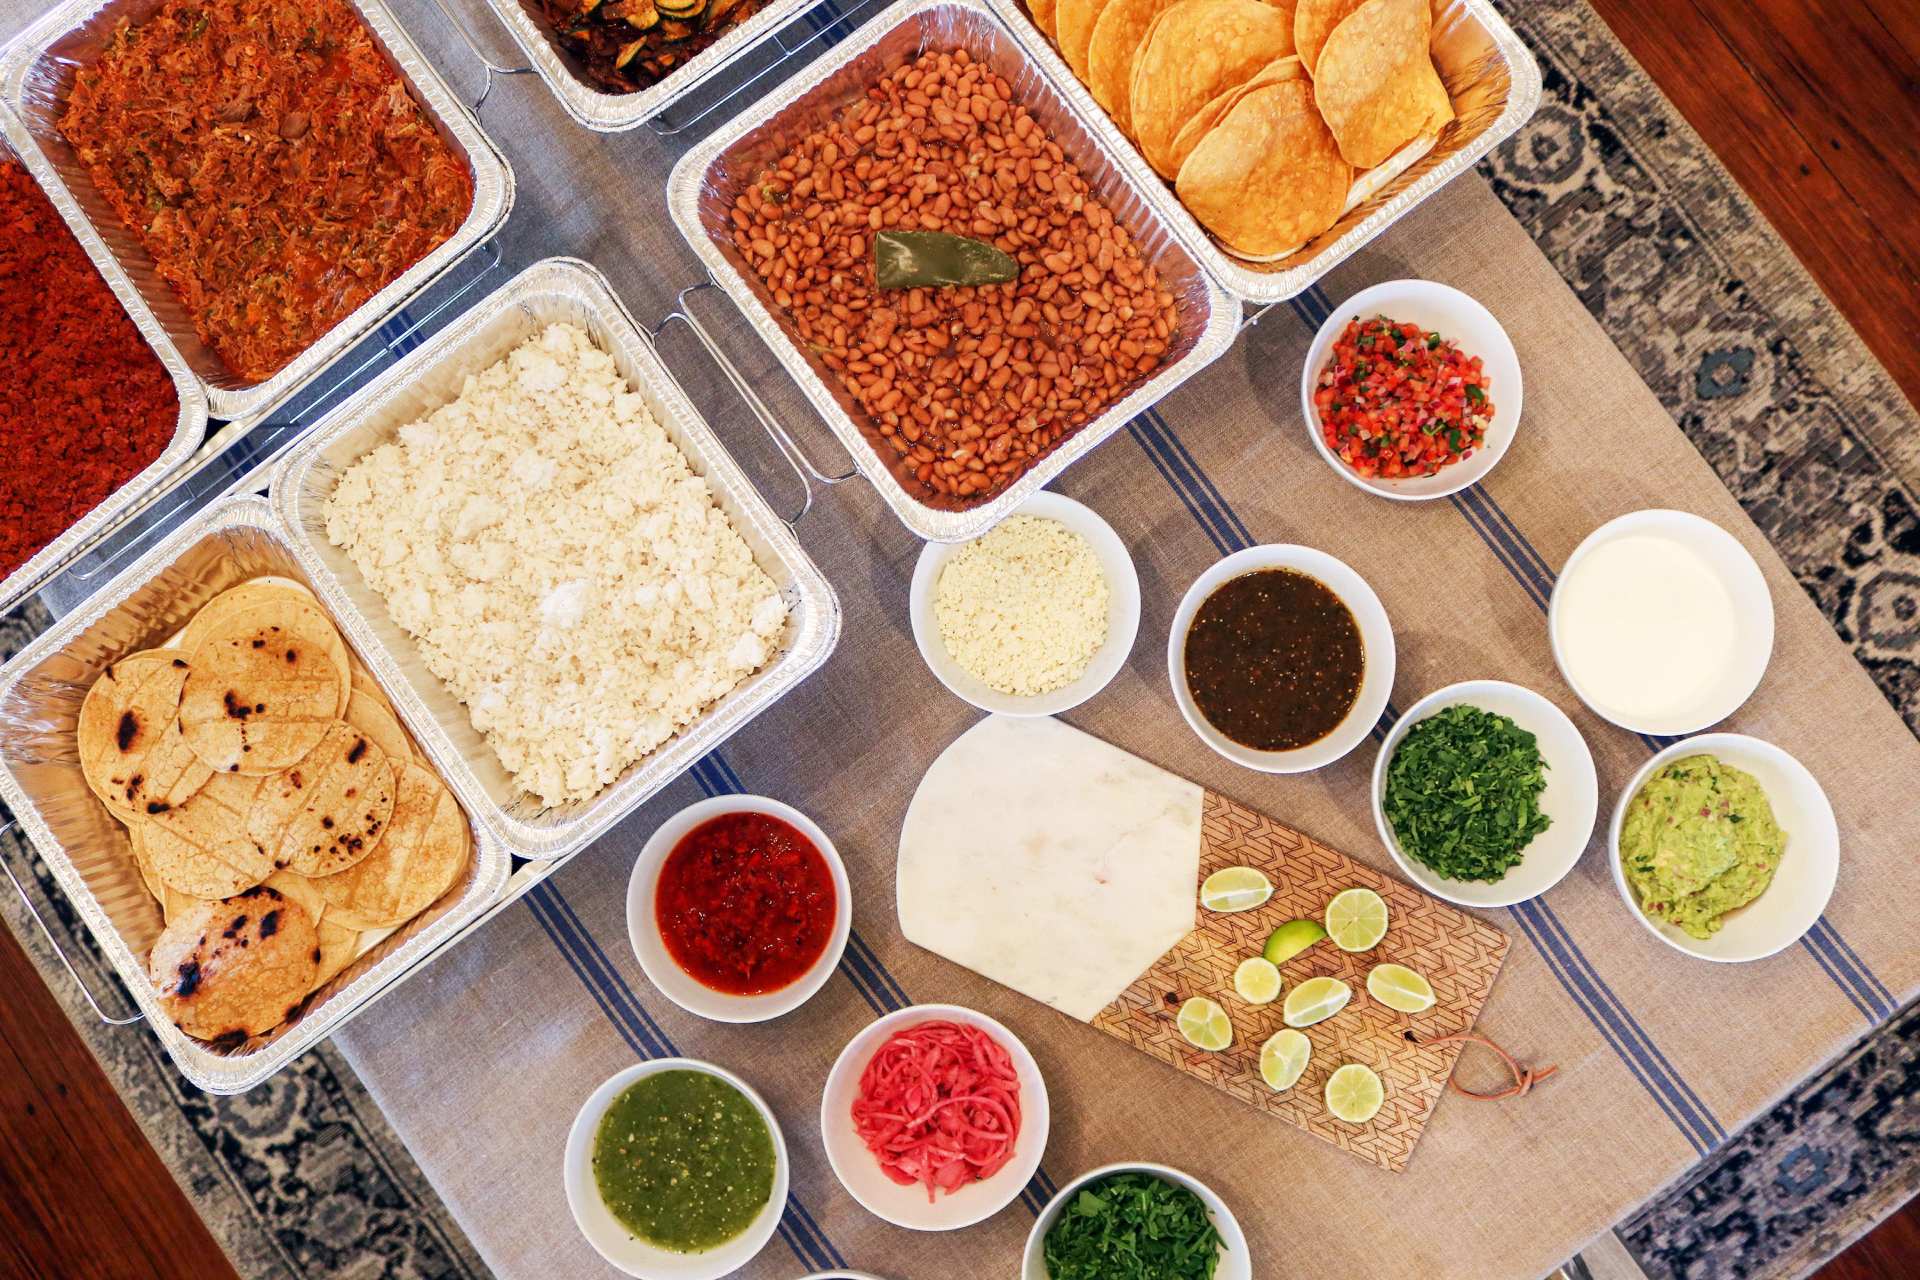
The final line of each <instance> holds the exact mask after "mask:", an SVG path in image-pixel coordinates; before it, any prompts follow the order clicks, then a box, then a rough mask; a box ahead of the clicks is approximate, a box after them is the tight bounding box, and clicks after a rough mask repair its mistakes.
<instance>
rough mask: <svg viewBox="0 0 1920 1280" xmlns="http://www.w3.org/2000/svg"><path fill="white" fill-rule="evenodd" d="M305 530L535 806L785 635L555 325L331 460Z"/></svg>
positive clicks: (703, 696)
mask: <svg viewBox="0 0 1920 1280" xmlns="http://www.w3.org/2000/svg"><path fill="white" fill-rule="evenodd" d="M326 525H327V537H328V538H329V539H330V540H331V541H332V542H333V543H334V544H335V545H336V546H339V547H343V548H345V549H346V551H347V554H348V556H349V557H350V558H351V559H352V560H353V562H354V564H355V565H356V566H358V568H359V570H360V572H361V574H362V575H363V576H364V577H365V578H366V580H367V582H368V584H369V585H370V586H372V587H373V588H374V590H376V591H378V592H379V593H380V594H381V595H382V596H383V597H384V598H385V599H386V601H387V607H388V611H389V612H390V613H391V614H392V616H393V620H394V621H395V622H396V623H398V624H399V625H400V626H402V627H404V628H405V629H406V630H407V631H408V632H410V633H412V635H413V636H414V638H415V639H416V641H417V642H418V643H419V646H420V650H421V653H422V654H423V655H424V657H425V659H426V662H427V666H428V668H429V669H430V670H432V671H433V673H434V674H435V675H437V676H438V677H439V678H440V679H441V680H443V681H444V682H445V683H446V685H447V687H448V689H450V690H451V691H452V692H453V694H454V696H455V697H457V698H459V699H460V700H461V701H462V702H464V703H465V704H466V705H467V708H468V713H469V715H470V716H471V718H472V721H473V726H474V728H475V729H477V730H479V731H480V732H481V733H482V734H484V735H485V736H486V738H487V741H488V742H489V743H490V744H491V745H492V747H493V749H494V751H495V753H496V754H497V755H498V756H499V757H500V762H501V763H502V764H503V765H505V766H506V768H507V770H508V772H509V773H511V774H512V775H513V776H514V779H515V780H516V781H517V782H518V783H519V784H520V785H521V786H522V787H524V788H525V789H526V790H528V791H530V792H532V793H533V794H534V795H536V796H538V797H539V798H540V800H541V801H542V802H543V803H545V804H549V805H555V804H564V803H567V802H570V801H575V800H583V799H586V798H588V797H591V796H592V795H594V794H595V793H596V792H598V791H599V790H600V789H601V788H602V787H604V786H606V784H607V783H609V782H612V781H613V780H614V779H615V778H617V777H619V776H620V774H621V772H622V771H623V770H625V769H626V768H627V767H628V766H629V765H630V764H632V763H633V762H634V761H635V760H638V759H640V758H641V757H643V756H645V755H646V754H647V753H648V752H650V751H652V750H653V749H654V748H656V747H658V746H659V745H660V744H661V743H663V742H665V741H666V740H667V739H668V738H670V737H672V736H673V734H674V733H676V732H677V731H679V730H680V729H682V728H685V727H686V726H687V725H689V724H691V723H692V722H693V721H694V720H695V719H696V718H697V717H698V716H699V715H700V713H701V712H702V711H703V710H704V709H705V708H706V707H707V706H709V705H710V704H711V703H713V702H714V701H715V700H717V699H718V698H720V697H722V696H723V695H725V694H726V693H727V692H728V691H729V690H731V689H733V688H734V686H736V685H737V684H739V683H740V682H741V681H742V680H744V679H746V677H747V676H749V675H751V674H752V673H753V672H754V671H756V670H758V669H759V668H760V667H762V666H764V665H765V664H766V663H767V661H768V659H769V658H770V657H771V656H772V654H773V652H774V649H775V646H776V643H777V641H778V637H779V635H780V633H781V631H782V630H783V629H784V628H785V626H786V617H787V607H786V603H785V601H784V600H782V599H781V596H780V593H779V590H778V589H777V588H776V587H775V585H774V583H773V581H772V580H771V579H770V578H768V577H767V575H766V574H765V573H764V572H762V571H761V569H760V567H759V566H758V565H757V564H755V563H754V560H753V554H752V552H751V551H749V550H748V548H747V544H746V542H745V540H744V539H742V538H741V537H740V534H739V532H738V531H737V530H735V529H734V528H733V526H732V525H731V524H730V523H729V522H728V520H727V517H726V515H725V513H723V512H722V511H721V510H720V509H719V507H717V506H716V505H715V504H714V501H713V497H712V494H711V493H710V492H709V491H708V489H707V484H706V481H705V480H703V479H702V478H701V477H700V476H698V475H696V474H694V472H693V469H692V468H691V467H690V466H689V465H688V463H687V459H686V457H685V456H684V455H682V454H681V452H680V451H679V449H677V448H676V447H675V446H674V444H673V441H672V440H670V439H669V438H668V436H667V433H666V432H665V431H664V430H662V429H661V427H660V425H659V424H658V423H657V422H655V421H654V419H653V416H652V415H651V414H650V413H649V412H648V411H647V408H646V405H645V402H644V401H643V400H642V398H641V397H640V396H639V395H638V394H637V393H635V392H634V391H633V390H632V389H631V388H630V387H628V386H627V385H626V383H625V382H624V380H623V379H622V378H621V377H620V374H619V370H618V368H617V367H616V366H615V364H614V360H613V357H612V356H611V355H609V354H608V353H606V352H604V351H602V350H600V349H599V348H598V347H596V346H594V344H593V341H592V339H591V338H589V337H588V335H587V334H586V333H585V332H584V331H582V330H581V329H579V328H577V327H575V326H572V325H564V324H560V325H553V326H551V327H550V328H548V329H546V330H545V331H544V332H542V333H541V334H539V335H538V336H536V337H534V338H532V339H529V340H528V341H527V342H525V343H523V344H522V345H521V346H519V347H517V348H515V349H514V351H513V352H512V353H511V354H509V355H508V356H507V357H506V359H504V360H502V361H500V362H498V363H497V364H495V365H493V366H492V367H491V368H488V369H486V370H484V371H482V372H480V373H477V374H475V375H473V376H472V377H470V378H468V379H467V381H466V385H465V387H464V388H463V389H462V391H461V394H460V396H459V397H458V398H457V399H455V400H453V401H452V402H451V403H449V404H446V405H443V406H441V407H440V408H439V409H437V410H435V411H434V412H433V413H431V414H429V415H428V416H427V417H426V418H424V419H422V420H421V421H419V422H414V423H410V424H408V425H407V426H404V427H402V428H400V430H399V431H398V432H397V433H396V438H395V440H394V441H393V442H391V443H388V444H384V445H381V446H380V447H378V448H376V449H374V450H373V451H372V452H371V453H369V454H367V455H366V456H365V457H363V458H361V459H360V460H359V461H358V462H356V463H354V464H353V465H352V466H351V467H349V468H348V469H347V470H346V472H345V473H344V474H343V475H342V476H341V477H340V481H339V483H338V484H337V485H336V486H335V488H334V491H333V494H332V496H331V497H330V498H329V499H328V501H327V507H326Z"/></svg>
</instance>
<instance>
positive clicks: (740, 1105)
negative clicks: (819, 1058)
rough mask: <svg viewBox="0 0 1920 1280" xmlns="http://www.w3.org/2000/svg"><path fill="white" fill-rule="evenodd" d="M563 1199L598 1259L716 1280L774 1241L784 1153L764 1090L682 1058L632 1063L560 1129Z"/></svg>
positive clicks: (630, 1269) (646, 1272)
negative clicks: (563, 1133) (563, 1138)
mask: <svg viewBox="0 0 1920 1280" xmlns="http://www.w3.org/2000/svg"><path fill="white" fill-rule="evenodd" d="M565 1178H566V1190H567V1205H568V1207H569V1208H571V1209H572V1210H573V1217H574V1221H575V1222H576V1223H577V1224H578V1225H579V1227H580V1231H581V1234H583V1235H584V1236H586V1238H587V1242H588V1243H589V1244H591V1245H592V1246H593V1247H594V1249H595V1250H596V1251H598V1252H599V1254H600V1256H601V1257H603V1258H605V1259H606V1260H607V1261H608V1262H610V1263H612V1264H613V1265H614V1266H616V1267H618V1268H619V1269H620V1270H622V1271H624V1272H626V1273H627V1274H628V1275H631V1276H642V1277H647V1278H648V1280H716V1278H717V1277H720V1276H725V1275H728V1274H730V1273H732V1272H734V1271H736V1270H738V1269H739V1268H740V1267H742V1266H744V1265H746V1263H747V1262H748V1261H749V1260H750V1259H751V1258H752V1257H753V1256H754V1255H755V1254H757V1253H759V1252H760V1250H761V1248H762V1247H764V1246H765V1245H766V1243H767V1241H768V1240H769V1239H771V1238H772V1236H773V1233H774V1230H775V1228H776V1227H777V1226H778V1224H779V1221H780V1212H781V1210H782V1208H783V1207H784V1206H785V1204H786V1200H787V1150H786V1143H785V1140H784V1139H783V1138H782V1137H781V1134H780V1126H779V1123H778V1121H776V1120H775V1119H774V1116H773V1112H772V1110H771V1109H769V1108H768V1106H767V1104H766V1102H765V1101H764V1100H763V1099H762V1098H761V1097H760V1095H759V1094H758V1093H756V1092H754V1090H753V1089H752V1088H751V1087H750V1086H749V1085H748V1084H747V1083H746V1082H745V1081H743V1080H741V1079H740V1078H739V1077H738V1076H735V1075H734V1074H733V1073H731V1072H729V1071H725V1070H723V1069H721V1068H719V1067H716V1066H713V1065H711V1064H709V1063H704V1062H696V1061H694V1060H692V1059H689V1058H663V1059H659V1060H656V1061H653V1062H643V1063H639V1064H637V1065H635V1066H631V1067H628V1068H627V1069H626V1070H624V1071H621V1072H619V1073H617V1074H615V1075H614V1076H612V1077H610V1078H609V1079H608V1080H607V1081H606V1082H605V1083H604V1084H602V1085H601V1086H600V1087H599V1088H598V1089H596V1090H595V1091H594V1093H593V1096H592V1097H590V1098H588V1099H587V1101H586V1104H585V1105H584V1106H582V1107H581V1108H580V1113H579V1114H578V1115H577V1116H576V1117H574V1122H573V1128H572V1130H571V1131H570V1132H569V1133H568V1135H567V1153H566V1163H565Z"/></svg>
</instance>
